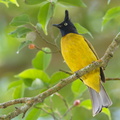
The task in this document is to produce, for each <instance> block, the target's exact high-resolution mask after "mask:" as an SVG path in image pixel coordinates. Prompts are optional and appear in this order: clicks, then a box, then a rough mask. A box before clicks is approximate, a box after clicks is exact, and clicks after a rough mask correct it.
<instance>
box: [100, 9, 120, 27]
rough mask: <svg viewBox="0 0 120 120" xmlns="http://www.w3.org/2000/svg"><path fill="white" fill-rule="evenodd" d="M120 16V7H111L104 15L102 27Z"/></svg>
mask: <svg viewBox="0 0 120 120" xmlns="http://www.w3.org/2000/svg"><path fill="white" fill-rule="evenodd" d="M118 16H120V7H114V8H111V9H109V10H108V11H107V12H106V14H105V16H104V17H103V21H102V27H104V26H105V25H106V24H107V23H108V22H109V21H110V20H112V19H115V18H116V17H118Z"/></svg>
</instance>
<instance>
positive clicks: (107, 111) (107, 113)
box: [102, 108, 112, 120]
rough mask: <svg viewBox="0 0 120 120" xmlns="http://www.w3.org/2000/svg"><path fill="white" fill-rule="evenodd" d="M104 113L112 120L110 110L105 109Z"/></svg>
mask: <svg viewBox="0 0 120 120" xmlns="http://www.w3.org/2000/svg"><path fill="white" fill-rule="evenodd" d="M102 112H103V113H105V114H106V115H107V116H108V118H109V120H112V118H111V113H110V110H109V109H108V108H103V109H102Z"/></svg>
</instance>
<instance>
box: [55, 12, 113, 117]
mask: <svg viewBox="0 0 120 120" xmlns="http://www.w3.org/2000/svg"><path fill="white" fill-rule="evenodd" d="M53 26H56V27H57V28H59V29H60V31H61V34H62V38H61V52H62V56H63V58H64V60H65V62H66V64H67V65H68V67H69V68H70V69H71V71H73V72H76V71H78V70H80V69H82V68H84V67H86V66H87V65H89V64H91V63H92V62H94V61H96V60H98V57H97V54H96V53H95V50H94V48H93V47H92V45H91V44H90V43H89V42H88V41H87V40H86V39H85V38H84V37H83V36H82V35H80V34H78V32H77V30H76V28H75V26H74V25H73V23H72V22H71V21H70V19H69V14H68V11H67V10H66V11H65V18H64V21H63V22H62V23H60V24H54V25H53ZM80 79H81V80H82V81H83V83H84V84H85V85H87V86H88V89H89V92H90V95H91V100H92V106H93V116H95V115H96V114H98V113H100V112H101V111H102V108H103V107H109V106H111V105H112V102H111V100H110V98H109V97H108V95H107V93H106V92H105V89H104V87H103V85H102V82H105V77H104V73H103V70H102V68H97V69H95V70H93V71H91V72H89V73H87V74H85V75H84V76H82V77H81V78H80Z"/></svg>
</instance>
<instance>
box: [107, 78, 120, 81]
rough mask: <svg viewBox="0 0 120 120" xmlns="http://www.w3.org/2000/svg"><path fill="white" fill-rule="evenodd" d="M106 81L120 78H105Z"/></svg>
mask: <svg viewBox="0 0 120 120" xmlns="http://www.w3.org/2000/svg"><path fill="white" fill-rule="evenodd" d="M106 80H107V81H111V80H120V78H106Z"/></svg>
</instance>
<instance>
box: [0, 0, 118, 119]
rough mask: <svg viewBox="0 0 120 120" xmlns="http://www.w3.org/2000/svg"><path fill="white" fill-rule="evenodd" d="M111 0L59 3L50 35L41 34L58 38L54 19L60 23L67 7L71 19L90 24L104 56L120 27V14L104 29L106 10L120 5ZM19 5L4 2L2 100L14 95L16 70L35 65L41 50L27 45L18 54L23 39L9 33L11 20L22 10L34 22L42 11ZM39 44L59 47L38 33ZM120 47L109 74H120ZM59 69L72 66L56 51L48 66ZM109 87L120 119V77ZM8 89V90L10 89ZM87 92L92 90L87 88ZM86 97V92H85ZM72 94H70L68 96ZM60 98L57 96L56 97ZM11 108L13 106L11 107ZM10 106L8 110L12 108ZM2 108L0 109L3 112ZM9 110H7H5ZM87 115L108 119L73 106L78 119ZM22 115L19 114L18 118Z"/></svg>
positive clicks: (0, 15)
mask: <svg viewBox="0 0 120 120" xmlns="http://www.w3.org/2000/svg"><path fill="white" fill-rule="evenodd" d="M107 2H108V1H107V0H90V1H88V0H84V3H85V4H86V6H87V7H71V6H62V5H60V4H57V5H56V8H55V11H54V16H53V18H52V19H51V21H50V23H49V25H48V35H47V36H46V35H45V34H44V33H43V31H41V34H42V36H43V37H45V39H47V40H48V41H50V42H52V43H53V42H54V40H55V38H56V37H57V36H58V35H59V31H58V30H57V29H56V28H54V27H53V26H52V24H53V23H60V22H61V21H62V20H63V18H64V11H65V10H66V9H68V10H69V12H70V18H71V20H72V21H73V22H74V23H76V22H78V23H80V24H81V25H82V26H84V27H85V28H87V29H88V30H89V31H90V32H91V34H92V35H93V37H94V38H91V37H90V36H89V35H84V36H85V37H86V38H87V39H88V40H89V41H90V42H91V43H92V44H93V46H94V48H95V50H96V52H97V53H98V55H99V57H102V56H103V54H104V52H105V50H106V48H107V47H108V45H109V44H110V43H111V41H112V40H113V39H114V37H115V36H116V34H117V33H118V32H119V31H120V16H118V18H117V19H114V20H111V21H110V22H109V23H108V24H107V25H106V26H105V27H104V29H103V31H101V26H102V18H103V16H104V15H105V13H106V11H107V10H108V9H110V8H113V7H117V6H120V0H111V2H110V4H107ZM18 4H19V7H17V6H16V5H14V4H9V7H6V6H5V5H4V4H2V3H0V96H1V97H0V102H5V101H8V100H10V99H12V90H11V91H7V87H8V84H9V83H10V82H12V81H14V80H16V78H15V77H14V76H15V75H16V74H18V73H20V72H21V71H23V70H25V69H28V68H31V67H32V65H31V61H32V59H33V58H34V57H35V55H36V53H37V52H38V50H30V49H28V47H25V48H24V49H22V50H21V51H20V53H19V54H17V53H16V52H17V49H18V47H19V45H20V42H19V41H20V39H15V38H13V37H11V36H10V35H9V33H10V32H11V31H12V30H14V27H12V26H10V25H9V23H10V21H11V20H12V19H13V18H14V17H16V16H18V15H21V14H24V13H25V14H28V15H29V17H30V20H31V22H32V23H33V24H36V23H37V14H38V11H39V5H37V6H36V5H33V6H31V5H27V4H25V3H24V1H21V0H18ZM59 40H60V35H59V37H58V39H57V44H58V45H59ZM35 43H36V44H37V46H39V47H40V48H41V47H50V48H51V50H52V51H56V48H55V47H54V46H52V45H50V44H47V43H46V42H44V41H43V40H42V39H41V38H40V37H39V36H38V35H37V39H36V40H35ZM119 51H120V48H118V49H117V51H116V52H115V54H114V57H113V58H112V59H111V60H110V62H109V64H108V66H107V67H106V69H105V76H106V77H109V78H110V77H111V78H116V77H118V78H119V77H120V52H119ZM59 69H63V70H68V67H67V66H66V65H65V63H64V62H63V58H62V56H61V54H60V53H53V54H52V60H51V63H50V65H49V67H48V68H47V70H46V72H47V73H48V74H49V75H52V74H53V73H54V72H56V71H59ZM104 86H105V87H106V91H107V92H108V94H109V95H110V97H111V99H112V101H113V105H112V106H111V107H110V111H111V114H112V119H113V120H119V118H120V102H119V101H120V81H119V80H118V81H117V80H116V81H115V80H113V81H108V82H106V83H105V84H104ZM6 91H7V92H6ZM61 92H65V95H67V92H70V90H69V85H68V86H67V87H65V88H64V89H63V90H61ZM85 94H88V93H87V92H85ZM84 96H85V97H86V95H84ZM67 97H68V96H67ZM55 99H56V98H55ZM9 110H10V109H9ZM9 110H8V111H9ZM1 111H2V110H0V112H1ZM5 112H7V111H5ZM86 113H87V116H85V115H84V117H83V118H81V120H88V119H89V120H101V119H102V120H107V119H108V118H107V116H106V115H104V114H102V113H101V114H100V115H98V116H96V117H94V118H93V117H92V115H91V111H90V112H88V110H86V109H84V108H79V107H78V108H76V109H74V110H73V114H74V116H75V118H74V120H78V119H79V118H77V116H78V114H79V115H83V114H86ZM16 119H19V118H16Z"/></svg>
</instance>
